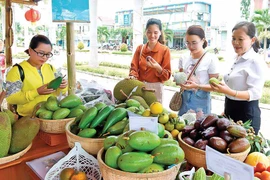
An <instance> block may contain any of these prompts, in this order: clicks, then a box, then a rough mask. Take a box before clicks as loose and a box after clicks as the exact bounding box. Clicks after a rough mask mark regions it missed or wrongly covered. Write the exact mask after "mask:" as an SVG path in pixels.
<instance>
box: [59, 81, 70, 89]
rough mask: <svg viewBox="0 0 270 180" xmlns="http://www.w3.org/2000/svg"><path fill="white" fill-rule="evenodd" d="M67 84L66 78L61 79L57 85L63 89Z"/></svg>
mask: <svg viewBox="0 0 270 180" xmlns="http://www.w3.org/2000/svg"><path fill="white" fill-rule="evenodd" d="M67 85H68V81H67V80H66V79H63V80H62V82H61V84H60V86H59V88H60V89H65V88H66V87H67Z"/></svg>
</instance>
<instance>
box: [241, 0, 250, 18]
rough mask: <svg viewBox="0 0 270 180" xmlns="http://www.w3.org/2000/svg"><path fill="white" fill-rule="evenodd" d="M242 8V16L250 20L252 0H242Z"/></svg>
mask: <svg viewBox="0 0 270 180" xmlns="http://www.w3.org/2000/svg"><path fill="white" fill-rule="evenodd" d="M240 10H241V13H242V15H241V17H243V18H244V19H245V20H248V19H249V16H250V0H242V1H241V6H240Z"/></svg>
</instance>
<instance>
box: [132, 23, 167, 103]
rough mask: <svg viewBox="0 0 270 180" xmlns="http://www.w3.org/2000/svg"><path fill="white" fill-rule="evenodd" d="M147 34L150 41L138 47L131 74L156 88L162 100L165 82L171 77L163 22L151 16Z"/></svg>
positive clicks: (158, 96)
mask: <svg viewBox="0 0 270 180" xmlns="http://www.w3.org/2000/svg"><path fill="white" fill-rule="evenodd" d="M145 35H146V37H147V40H148V42H147V43H146V44H142V45H140V46H138V47H137V49H136V52H135V53H134V56H133V59H132V62H131V68H130V73H129V76H130V78H134V79H138V80H140V81H142V82H144V83H145V84H146V87H147V88H150V89H155V94H156V96H157V100H158V101H159V102H162V92H163V82H164V81H167V80H168V79H170V77H171V55H170V49H169V48H168V47H167V46H165V45H164V43H165V40H164V35H163V31H162V24H161V21H160V20H159V19H154V18H151V19H149V20H148V21H147V23H146V30H145Z"/></svg>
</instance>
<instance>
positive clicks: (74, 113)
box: [68, 109, 83, 118]
mask: <svg viewBox="0 0 270 180" xmlns="http://www.w3.org/2000/svg"><path fill="white" fill-rule="evenodd" d="M81 114H83V110H81V109H72V110H70V113H69V115H68V118H73V117H78V116H80V115H81Z"/></svg>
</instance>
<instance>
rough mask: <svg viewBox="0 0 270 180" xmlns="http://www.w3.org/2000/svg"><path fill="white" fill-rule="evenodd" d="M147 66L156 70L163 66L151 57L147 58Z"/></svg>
mask: <svg viewBox="0 0 270 180" xmlns="http://www.w3.org/2000/svg"><path fill="white" fill-rule="evenodd" d="M146 62H147V66H148V67H151V68H155V69H160V68H161V66H160V65H159V64H158V62H157V61H156V60H155V59H154V58H152V57H151V56H147V57H146Z"/></svg>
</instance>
